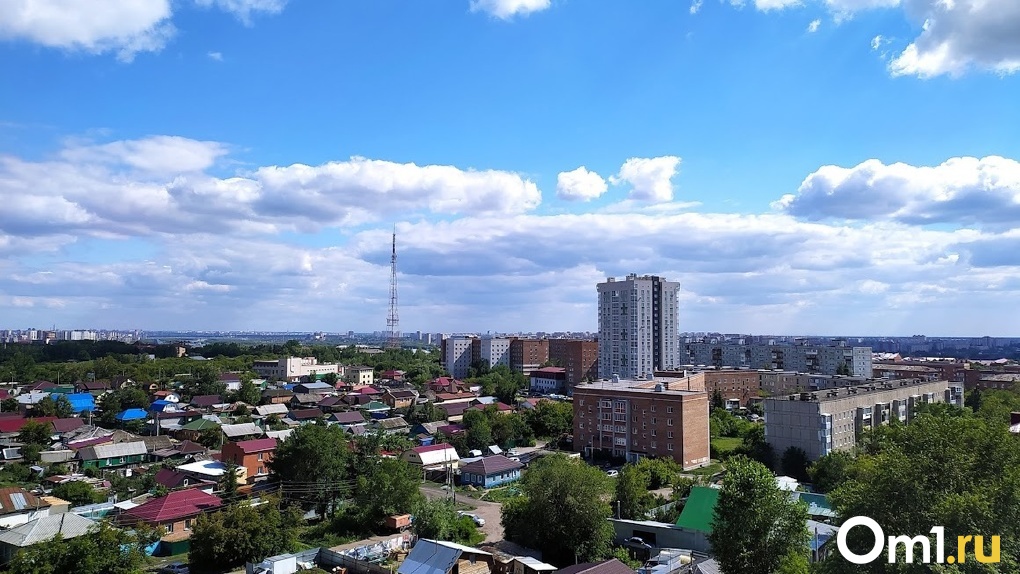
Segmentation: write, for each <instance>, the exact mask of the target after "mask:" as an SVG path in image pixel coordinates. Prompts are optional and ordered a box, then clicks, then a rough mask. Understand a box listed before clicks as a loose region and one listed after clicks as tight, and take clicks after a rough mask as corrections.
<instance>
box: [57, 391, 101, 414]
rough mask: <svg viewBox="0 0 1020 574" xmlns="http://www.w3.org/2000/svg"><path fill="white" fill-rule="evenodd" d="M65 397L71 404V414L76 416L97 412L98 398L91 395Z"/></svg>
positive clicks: (72, 394) (79, 394)
mask: <svg viewBox="0 0 1020 574" xmlns="http://www.w3.org/2000/svg"><path fill="white" fill-rule="evenodd" d="M64 396H65V397H67V400H68V402H70V403H71V412H72V413H74V414H76V415H78V414H81V413H84V412H92V411H94V410H96V398H95V397H93V396H92V395H91V394H90V393H70V394H66V395H64Z"/></svg>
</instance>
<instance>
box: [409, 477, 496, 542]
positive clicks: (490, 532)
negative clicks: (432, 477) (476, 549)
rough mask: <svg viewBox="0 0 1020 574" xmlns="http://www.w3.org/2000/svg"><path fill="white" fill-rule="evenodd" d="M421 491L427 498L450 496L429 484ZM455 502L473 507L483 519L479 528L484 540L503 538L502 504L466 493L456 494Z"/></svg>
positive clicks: (493, 540)
mask: <svg viewBox="0 0 1020 574" xmlns="http://www.w3.org/2000/svg"><path fill="white" fill-rule="evenodd" d="M421 492H422V494H424V495H425V496H426V497H427V498H429V499H437V498H448V497H449V496H450V493H448V492H447V491H445V490H440V489H438V488H432V487H431V486H422V487H421ZM457 502H463V503H464V504H466V505H468V506H471V507H473V508H474V510H473V511H472V513H473V514H476V515H478V517H479V518H481V519H482V520H484V521H485V526H482V527H481V528H480V530H481V531H482V532H484V533H485V542H498V541H500V540H503V523H502V518H503V515H502V509H503V507H502V505H500V504H499V503H498V502H487V501H484V500H475V499H474V498H471V497H470V496H467V495H463V496H458V497H457Z"/></svg>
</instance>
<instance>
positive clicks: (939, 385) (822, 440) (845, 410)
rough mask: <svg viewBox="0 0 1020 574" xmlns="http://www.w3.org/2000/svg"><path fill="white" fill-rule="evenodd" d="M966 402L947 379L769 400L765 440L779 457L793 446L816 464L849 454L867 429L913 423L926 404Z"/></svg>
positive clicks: (879, 383) (873, 384) (878, 383)
mask: <svg viewBox="0 0 1020 574" xmlns="http://www.w3.org/2000/svg"><path fill="white" fill-rule="evenodd" d="M933 402H949V403H952V404H956V405H958V406H960V405H962V404H963V387H962V386H960V385H950V384H949V383H948V382H947V381H910V380H900V381H880V380H872V381H870V382H869V384H867V385H859V386H854V387H844V388H836V389H829V390H825V391H818V392H812V393H807V392H805V393H799V394H794V395H788V396H784V397H773V398H768V399H765V439H766V440H767V441H768V443H769V444H770V445H772V448H773V449H775V452H776V454H777V455H778V456H782V454H783V453H784V452H785V451H786V449H788V448H790V447H792V446H795V447H799V448H801V449H803V450H804V452H806V453H807V456H808V460H816V459H818V458H820V457H822V456H824V455H826V454H828V453H830V452H832V451H835V450H848V449H851V448H853V446H854V445H855V444H857V438H858V437H859V436H860V434H861V433H862V432H863V431H864V429H866V428H869V427H874V426H878V425H880V424H885V423H888V422H889V421H890V420H892V419H893V418H897V419H899V420H900V421H903V422H909V421H910V420H911V419H912V418H913V416H914V411H915V409H916V408H917V407H919V406H920V405H922V404H925V403H933Z"/></svg>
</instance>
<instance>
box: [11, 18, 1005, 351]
mask: <svg viewBox="0 0 1020 574" xmlns="http://www.w3.org/2000/svg"><path fill="white" fill-rule="evenodd" d="M1017 71H1020V2H1016V0H744V1H740V0H694V1H693V2H685V1H678V0H645V1H642V2H634V1H633V0H443V1H439V0H435V1H421V0H386V1H379V0H335V1H329V2H319V1H312V0H289V1H288V0H105V1H103V2H81V1H78V0H6V1H4V2H0V77H2V78H4V80H3V81H2V87H0V328H19V327H29V326H36V327H43V326H50V325H54V324H55V325H57V326H58V328H81V327H111V328H112V327H119V328H142V329H161V328H194V329H260V330H263V329H264V330H327V331H346V330H349V329H353V330H356V331H373V330H383V329H385V319H386V312H387V306H388V288H389V285H388V283H389V250H390V233H391V231H392V230H393V229H394V227H395V229H396V232H397V235H398V251H399V267H400V273H399V284H400V322H401V327H402V328H403V330H404V331H413V330H417V329H421V330H426V331H482V332H484V331H489V330H491V331H518V330H523V331H529V330H549V331H551V330H594V329H596V327H597V320H596V315H595V311H594V301H595V284H596V283H597V282H599V281H600V280H603V279H604V278H605V277H606V276H620V275H625V274H627V273H631V272H636V273H652V274H659V275H663V276H666V277H668V278H670V279H676V280H679V281H681V283H682V286H683V295H682V304H683V322H682V329H683V330H688V331H706V330H708V331H725V332H753V333H776V334H793V333H812V334H836V333H845V334H876V335H887V334H890V335H895V334H899V335H911V334H917V333H926V334H930V335H986V334H989V335H1015V334H1016V328H1015V324H1016V323H1017V319H1020V313H1018V311H1017V310H1018V309H1020V163H1018V162H1017V160H1018V159H1020V137H1018V133H1020V105H1017V102H1018V101H1020V77H1018V75H1017V74H1016V73H1015V72H1017Z"/></svg>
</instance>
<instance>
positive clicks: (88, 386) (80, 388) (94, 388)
mask: <svg viewBox="0 0 1020 574" xmlns="http://www.w3.org/2000/svg"><path fill="white" fill-rule="evenodd" d="M109 390H110V383H107V382H106V381H83V382H78V383H75V384H74V391H75V392H76V393H89V394H91V395H93V396H98V395H101V394H103V393H105V392H106V391H109Z"/></svg>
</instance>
